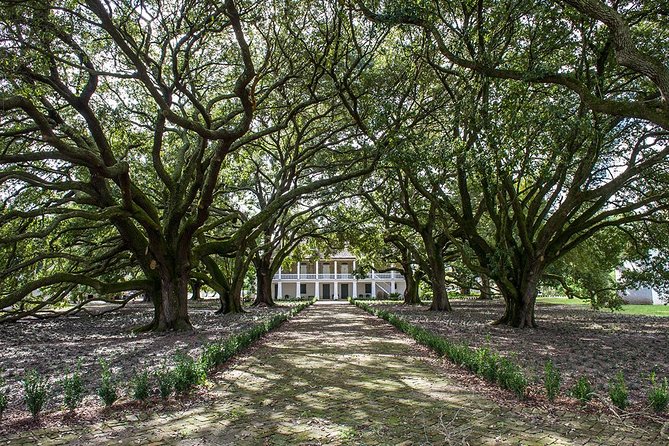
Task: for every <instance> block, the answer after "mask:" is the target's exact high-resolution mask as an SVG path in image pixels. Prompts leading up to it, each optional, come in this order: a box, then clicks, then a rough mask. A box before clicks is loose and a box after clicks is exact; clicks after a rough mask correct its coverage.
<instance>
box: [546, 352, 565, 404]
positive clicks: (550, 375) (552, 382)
mask: <svg viewBox="0 0 669 446" xmlns="http://www.w3.org/2000/svg"><path fill="white" fill-rule="evenodd" d="M561 380H562V377H561V376H560V371H559V370H558V369H557V368H555V365H554V364H553V361H551V360H548V361H546V365H545V366H544V388H545V389H546V396H547V397H548V400H549V401H555V398H556V397H557V396H558V395H559V394H560V384H561Z"/></svg>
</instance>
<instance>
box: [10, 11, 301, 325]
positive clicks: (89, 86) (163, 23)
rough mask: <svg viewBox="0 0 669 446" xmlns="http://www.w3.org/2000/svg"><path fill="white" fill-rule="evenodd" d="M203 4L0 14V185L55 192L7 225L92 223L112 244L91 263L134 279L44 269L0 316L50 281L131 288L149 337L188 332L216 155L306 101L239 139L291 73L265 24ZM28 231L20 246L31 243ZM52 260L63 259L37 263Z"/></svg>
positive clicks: (218, 165) (103, 289) (255, 16)
mask: <svg viewBox="0 0 669 446" xmlns="http://www.w3.org/2000/svg"><path fill="white" fill-rule="evenodd" d="M210 6H211V5H209V4H208V3H206V2H175V3H172V4H170V5H159V4H157V3H155V4H154V3H151V2H144V3H142V4H141V5H132V4H129V3H127V4H126V3H120V4H117V3H114V4H113V5H112V4H111V3H105V2H103V1H96V0H91V1H89V2H86V3H84V4H77V5H72V4H70V3H63V4H60V3H53V4H44V3H42V2H23V3H19V4H17V3H15V2H9V3H8V4H7V6H6V7H3V13H2V14H3V15H2V22H3V24H2V38H3V40H4V41H5V42H6V44H5V45H3V47H2V50H1V51H2V53H3V54H2V55H3V65H2V72H3V78H4V79H5V80H6V81H5V82H4V83H3V85H2V88H3V90H2V98H1V99H0V107H1V108H2V110H3V112H4V113H5V114H6V116H7V117H8V118H7V119H6V120H4V122H3V128H2V131H3V143H4V150H3V153H2V158H1V159H0V162H2V163H3V165H4V166H7V170H6V173H5V175H4V178H5V181H6V182H7V181H12V182H13V184H14V183H15V184H17V186H15V189H14V190H15V191H19V192H20V193H35V191H41V192H43V191H48V192H49V193H50V194H52V195H53V197H51V198H45V200H44V202H43V204H44V205H43V206H42V207H41V208H39V210H37V209H34V208H32V209H30V212H31V213H29V214H25V213H24V214H17V213H15V214H13V215H12V218H14V219H17V222H18V220H22V219H23V220H26V219H31V220H29V221H27V222H26V223H25V224H27V225H28V226H29V225H30V224H33V225H38V224H41V222H38V221H36V220H35V217H40V216H44V217H51V216H55V217H54V219H55V223H53V224H52V225H51V226H49V229H53V228H54V227H55V226H56V225H57V224H59V223H60V222H61V221H66V220H69V219H72V218H75V217H77V218H80V219H88V220H91V221H93V222H95V221H102V222H103V223H105V224H106V225H107V226H108V227H109V228H113V230H114V231H115V232H116V233H117V244H116V245H115V246H114V247H113V248H112V249H110V251H109V252H108V253H104V254H103V256H110V257H115V256H125V258H126V259H129V260H128V261H129V262H130V263H131V264H132V265H133V266H134V267H135V271H141V273H139V274H137V273H134V272H133V274H129V275H126V276H124V279H132V278H133V277H134V276H136V277H137V280H117V281H114V282H113V283H112V282H110V283H107V282H104V281H101V280H100V276H98V277H96V276H95V274H93V272H96V271H97V272H100V271H99V270H100V268H98V269H97V270H93V271H88V273H87V272H86V270H85V269H81V268H78V269H77V268H75V269H72V268H68V269H69V271H68V272H61V270H60V268H59V266H62V263H61V264H59V262H57V261H56V260H55V259H52V258H48V259H43V261H44V260H48V261H49V264H50V265H51V266H53V268H45V269H43V271H44V270H49V271H51V273H49V274H48V275H46V274H45V276H44V277H39V278H38V279H37V280H33V281H30V282H28V283H27V284H25V285H24V286H23V287H21V288H19V289H17V290H15V291H12V292H9V293H8V294H5V295H4V296H3V298H2V300H1V301H0V302H1V303H2V306H3V307H5V306H8V305H12V304H14V303H16V302H18V301H20V300H21V299H22V298H23V297H24V296H26V295H28V294H29V293H30V292H32V291H33V290H36V289H38V288H41V287H44V286H47V285H53V284H57V283H59V284H64V285H65V286H67V284H77V285H82V286H86V287H89V288H92V289H95V290H96V291H97V292H98V293H101V294H107V293H110V292H114V291H116V290H119V291H123V290H131V289H132V290H136V289H142V290H144V291H146V292H147V293H149V294H150V295H151V297H152V299H151V300H152V302H153V303H154V306H155V317H154V321H153V322H152V324H151V325H150V326H149V327H146V328H147V329H157V330H168V329H176V330H180V329H188V328H190V321H189V318H188V312H187V300H186V297H187V287H188V283H189V281H190V279H191V271H192V268H193V263H194V261H196V259H194V252H193V249H194V246H195V245H196V240H197V237H198V234H199V233H200V232H201V231H202V230H203V228H204V226H205V224H206V223H207V222H208V220H209V216H210V208H211V206H212V204H213V203H214V200H215V194H216V192H217V188H218V179H219V174H220V172H221V169H222V168H223V167H224V162H225V159H226V157H227V156H228V155H229V153H231V152H233V151H235V150H236V149H238V148H239V147H241V146H243V145H244V144H245V143H247V142H248V141H251V140H254V139H257V138H258V137H261V136H263V135H266V134H269V133H271V132H272V131H273V130H275V129H276V128H280V127H282V126H283V125H285V122H286V120H287V119H288V117H289V116H293V115H294V114H295V113H297V112H298V111H299V109H300V107H302V106H304V105H307V104H311V103H313V101H314V99H313V97H312V95H309V94H307V95H303V97H302V101H300V102H299V103H298V104H297V105H296V104H295V103H293V104H291V105H294V106H295V109H293V110H284V118H285V119H284V120H282V121H278V122H275V123H273V125H272V126H270V127H269V128H251V123H252V122H253V118H254V113H255V112H256V110H258V109H262V107H267V106H270V105H269V104H268V103H269V102H270V101H269V98H271V94H272V92H274V91H276V90H277V89H279V88H289V86H290V83H291V82H292V81H293V80H294V79H295V78H297V77H298V76H297V74H296V71H293V70H300V69H301V68H302V66H299V65H294V64H292V62H291V61H288V62H286V63H285V64H284V63H282V60H285V57H284V56H285V54H284V53H283V52H282V51H274V47H273V44H272V41H271V38H272V36H271V35H267V34H263V31H264V30H266V29H268V27H267V25H266V23H267V22H269V21H271V18H270V17H269V16H267V15H265V16H263V15H262V14H259V13H252V12H250V11H244V10H243V9H242V13H240V12H239V11H240V9H239V8H238V6H237V4H236V3H235V2H233V1H227V2H225V3H224V4H221V5H218V6H215V7H213V8H212V7H210ZM242 7H243V5H242ZM243 22H244V24H243ZM249 35H250V36H252V37H253V39H254V43H255V46H251V45H249V42H248V38H247V36H249ZM103 52H104V57H102V56H101V54H102V53H103ZM297 73H299V71H297ZM275 105H276V104H272V106H275ZM6 184H7V183H6ZM253 223H254V222H252V224H253ZM17 224H18V225H19V226H21V223H17ZM255 226H257V225H253V227H255ZM83 227H84V229H85V225H83ZM30 229H31V228H26V232H28V234H29V236H30V237H32V238H33V239H35V238H38V237H39V236H40V232H39V231H35V232H33V231H31V230H30ZM84 229H82V230H84ZM126 253H129V254H130V255H129V256H128V255H127V254H126ZM54 255H55V256H56V258H57V259H58V260H60V259H61V257H65V256H66V255H67V254H66V253H64V254H63V255H62V256H58V255H57V254H54V252H53V251H50V252H48V253H42V252H37V253H36V254H35V256H36V257H45V256H46V257H49V256H54ZM82 259H83V257H82ZM69 260H70V261H73V257H70V259H69ZM84 260H85V259H84ZM28 262H29V263H30V262H32V263H31V264H35V262H36V260H34V261H30V260H29V261H28ZM102 269H103V270H104V268H102ZM89 273H90V274H89Z"/></svg>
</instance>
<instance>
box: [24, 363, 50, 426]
mask: <svg viewBox="0 0 669 446" xmlns="http://www.w3.org/2000/svg"><path fill="white" fill-rule="evenodd" d="M23 391H24V392H25V395H24V398H25V402H26V406H27V407H28V411H29V412H30V414H31V415H32V416H33V418H37V417H38V416H39V414H40V412H41V411H42V408H43V407H44V403H46V401H47V399H48V397H49V390H48V383H47V379H46V378H45V377H42V376H41V375H40V374H39V373H38V372H37V370H35V369H32V370H29V371H28V372H27V373H26V374H25V376H24V377H23Z"/></svg>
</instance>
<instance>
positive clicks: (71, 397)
mask: <svg viewBox="0 0 669 446" xmlns="http://www.w3.org/2000/svg"><path fill="white" fill-rule="evenodd" d="M62 385H63V404H65V407H67V408H68V409H69V410H74V409H76V408H77V407H79V405H80V404H81V401H82V400H83V399H84V393H85V391H86V389H85V387H84V381H83V380H82V379H81V371H80V365H79V364H77V367H76V368H75V369H74V371H72V373H70V374H69V375H66V376H65V377H64V378H63V382H62Z"/></svg>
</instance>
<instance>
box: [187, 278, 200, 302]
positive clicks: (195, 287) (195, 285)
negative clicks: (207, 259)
mask: <svg viewBox="0 0 669 446" xmlns="http://www.w3.org/2000/svg"><path fill="white" fill-rule="evenodd" d="M201 290H202V282H200V281H199V280H191V292H192V293H193V295H192V296H191V298H190V300H200V299H201V297H200V291H201Z"/></svg>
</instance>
